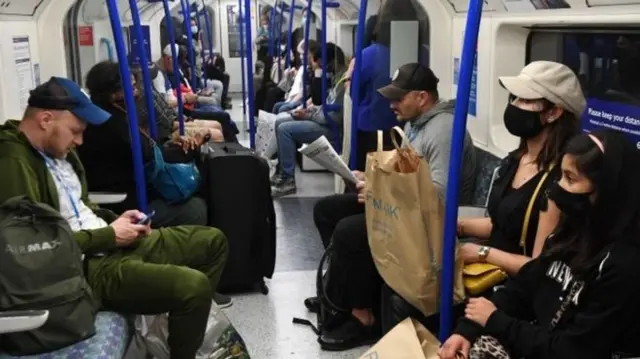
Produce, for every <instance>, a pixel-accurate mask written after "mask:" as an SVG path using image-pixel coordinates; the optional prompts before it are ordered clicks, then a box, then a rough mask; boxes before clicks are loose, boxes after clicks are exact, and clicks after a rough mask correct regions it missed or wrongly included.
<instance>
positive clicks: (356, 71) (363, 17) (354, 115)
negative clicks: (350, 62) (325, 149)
mask: <svg viewBox="0 0 640 359" xmlns="http://www.w3.org/2000/svg"><path fill="white" fill-rule="evenodd" d="M367 5H368V1H367V0H360V12H359V13H358V31H357V32H356V48H355V51H354V53H353V57H354V58H355V61H356V64H355V66H354V68H353V74H352V75H351V102H352V107H351V151H350V155H349V167H350V168H351V169H352V170H354V169H356V163H357V158H358V154H357V152H358V114H359V113H360V106H359V105H360V72H361V71H362V46H363V45H364V29H365V23H366V21H367V11H366V9H367Z"/></svg>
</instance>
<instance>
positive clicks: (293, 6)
mask: <svg viewBox="0 0 640 359" xmlns="http://www.w3.org/2000/svg"><path fill="white" fill-rule="evenodd" d="M295 13H296V0H291V5H290V8H289V29H288V30H287V31H288V32H287V57H286V60H285V63H284V67H285V68H287V69H288V68H289V67H291V65H292V63H293V59H292V58H291V57H292V56H291V43H292V42H293V17H294V15H295Z"/></svg>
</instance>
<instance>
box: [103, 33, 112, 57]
mask: <svg viewBox="0 0 640 359" xmlns="http://www.w3.org/2000/svg"><path fill="white" fill-rule="evenodd" d="M100 44H102V45H104V46H105V47H106V48H107V60H109V61H113V50H112V49H111V41H110V40H109V39H107V38H106V37H101V38H100Z"/></svg>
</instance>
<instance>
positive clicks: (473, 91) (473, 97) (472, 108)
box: [453, 52, 478, 117]
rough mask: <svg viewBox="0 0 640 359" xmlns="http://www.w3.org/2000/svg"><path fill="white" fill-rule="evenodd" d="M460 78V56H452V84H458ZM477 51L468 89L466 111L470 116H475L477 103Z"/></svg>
mask: <svg viewBox="0 0 640 359" xmlns="http://www.w3.org/2000/svg"><path fill="white" fill-rule="evenodd" d="M459 80H460V58H459V57H454V58H453V84H454V85H456V86H458V81H459ZM477 90H478V53H477V52H476V57H475V59H474V62H473V73H472V74H471V88H470V91H469V108H468V110H467V111H468V112H469V115H471V116H474V117H475V116H476V113H477V103H478V93H477Z"/></svg>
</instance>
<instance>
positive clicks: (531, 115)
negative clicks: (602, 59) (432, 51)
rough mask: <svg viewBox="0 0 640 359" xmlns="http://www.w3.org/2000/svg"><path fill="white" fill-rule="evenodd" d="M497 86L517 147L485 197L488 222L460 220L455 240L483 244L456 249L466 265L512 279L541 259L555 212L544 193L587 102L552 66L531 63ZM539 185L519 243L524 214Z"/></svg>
mask: <svg viewBox="0 0 640 359" xmlns="http://www.w3.org/2000/svg"><path fill="white" fill-rule="evenodd" d="M500 84H501V85H502V86H503V87H504V88H505V89H506V90H507V91H509V93H510V94H511V96H510V99H509V103H508V104H507V108H506V109H505V112H504V125H505V127H506V128H507V130H508V131H509V132H510V133H511V134H512V135H514V136H517V137H520V145H519V146H518V148H517V149H516V150H515V151H513V152H511V153H510V154H509V155H508V156H507V157H506V158H505V159H504V160H503V161H502V162H501V164H500V170H499V171H498V176H497V178H496V180H495V183H494V185H493V190H492V192H491V194H490V198H489V208H488V212H489V217H486V218H461V219H459V220H458V237H461V238H464V237H474V238H478V239H480V240H482V241H483V242H482V243H480V244H476V243H466V244H463V245H462V246H461V252H462V257H463V258H464V261H465V263H475V262H487V263H491V264H494V265H497V266H499V267H501V268H503V269H504V270H505V271H506V272H507V273H508V274H509V275H515V274H516V273H518V271H519V270H520V268H521V267H522V266H523V265H524V264H525V263H527V262H528V261H530V260H531V258H536V257H538V256H539V255H540V252H541V251H542V248H543V246H544V242H545V240H546V239H547V237H549V234H550V233H551V232H552V231H553V229H554V228H555V227H556V225H557V224H558V220H559V217H560V212H559V210H558V208H557V207H556V206H555V204H554V202H553V201H551V200H549V199H548V198H547V189H548V188H549V186H552V185H553V183H555V182H556V181H557V179H558V178H559V177H560V173H561V169H560V166H559V165H560V160H561V158H562V152H563V150H564V146H565V145H566V143H567V142H568V141H569V139H570V138H571V137H572V136H573V135H575V134H576V133H577V132H578V130H579V127H578V126H579V118H580V115H581V114H582V112H583V111H584V109H585V106H586V100H585V98H584V95H583V93H582V89H581V87H580V82H579V80H578V77H577V76H576V75H575V73H574V72H573V71H572V70H571V69H570V68H568V67H567V66H565V65H562V64H559V63H556V62H549V61H535V62H532V63H530V64H529V65H527V66H526V67H524V68H523V69H522V71H521V72H520V74H519V75H518V76H505V77H501V78H500ZM553 165H555V167H554V168H553V169H551V166H553ZM550 169H551V172H550V174H549V176H548V177H547V178H546V179H544V178H543V176H544V173H545V172H547V171H549V170H550ZM541 180H544V182H543V183H542V185H541V188H540V191H539V192H538V193H539V194H538V198H536V199H534V202H533V210H532V212H531V217H530V220H529V226H528V228H527V229H526V231H527V232H526V238H525V241H524V242H523V243H521V233H522V231H523V223H524V218H525V213H526V211H527V207H528V206H529V203H530V202H531V197H532V196H533V194H534V191H535V189H536V187H537V186H538V185H539V184H540V181H541Z"/></svg>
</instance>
